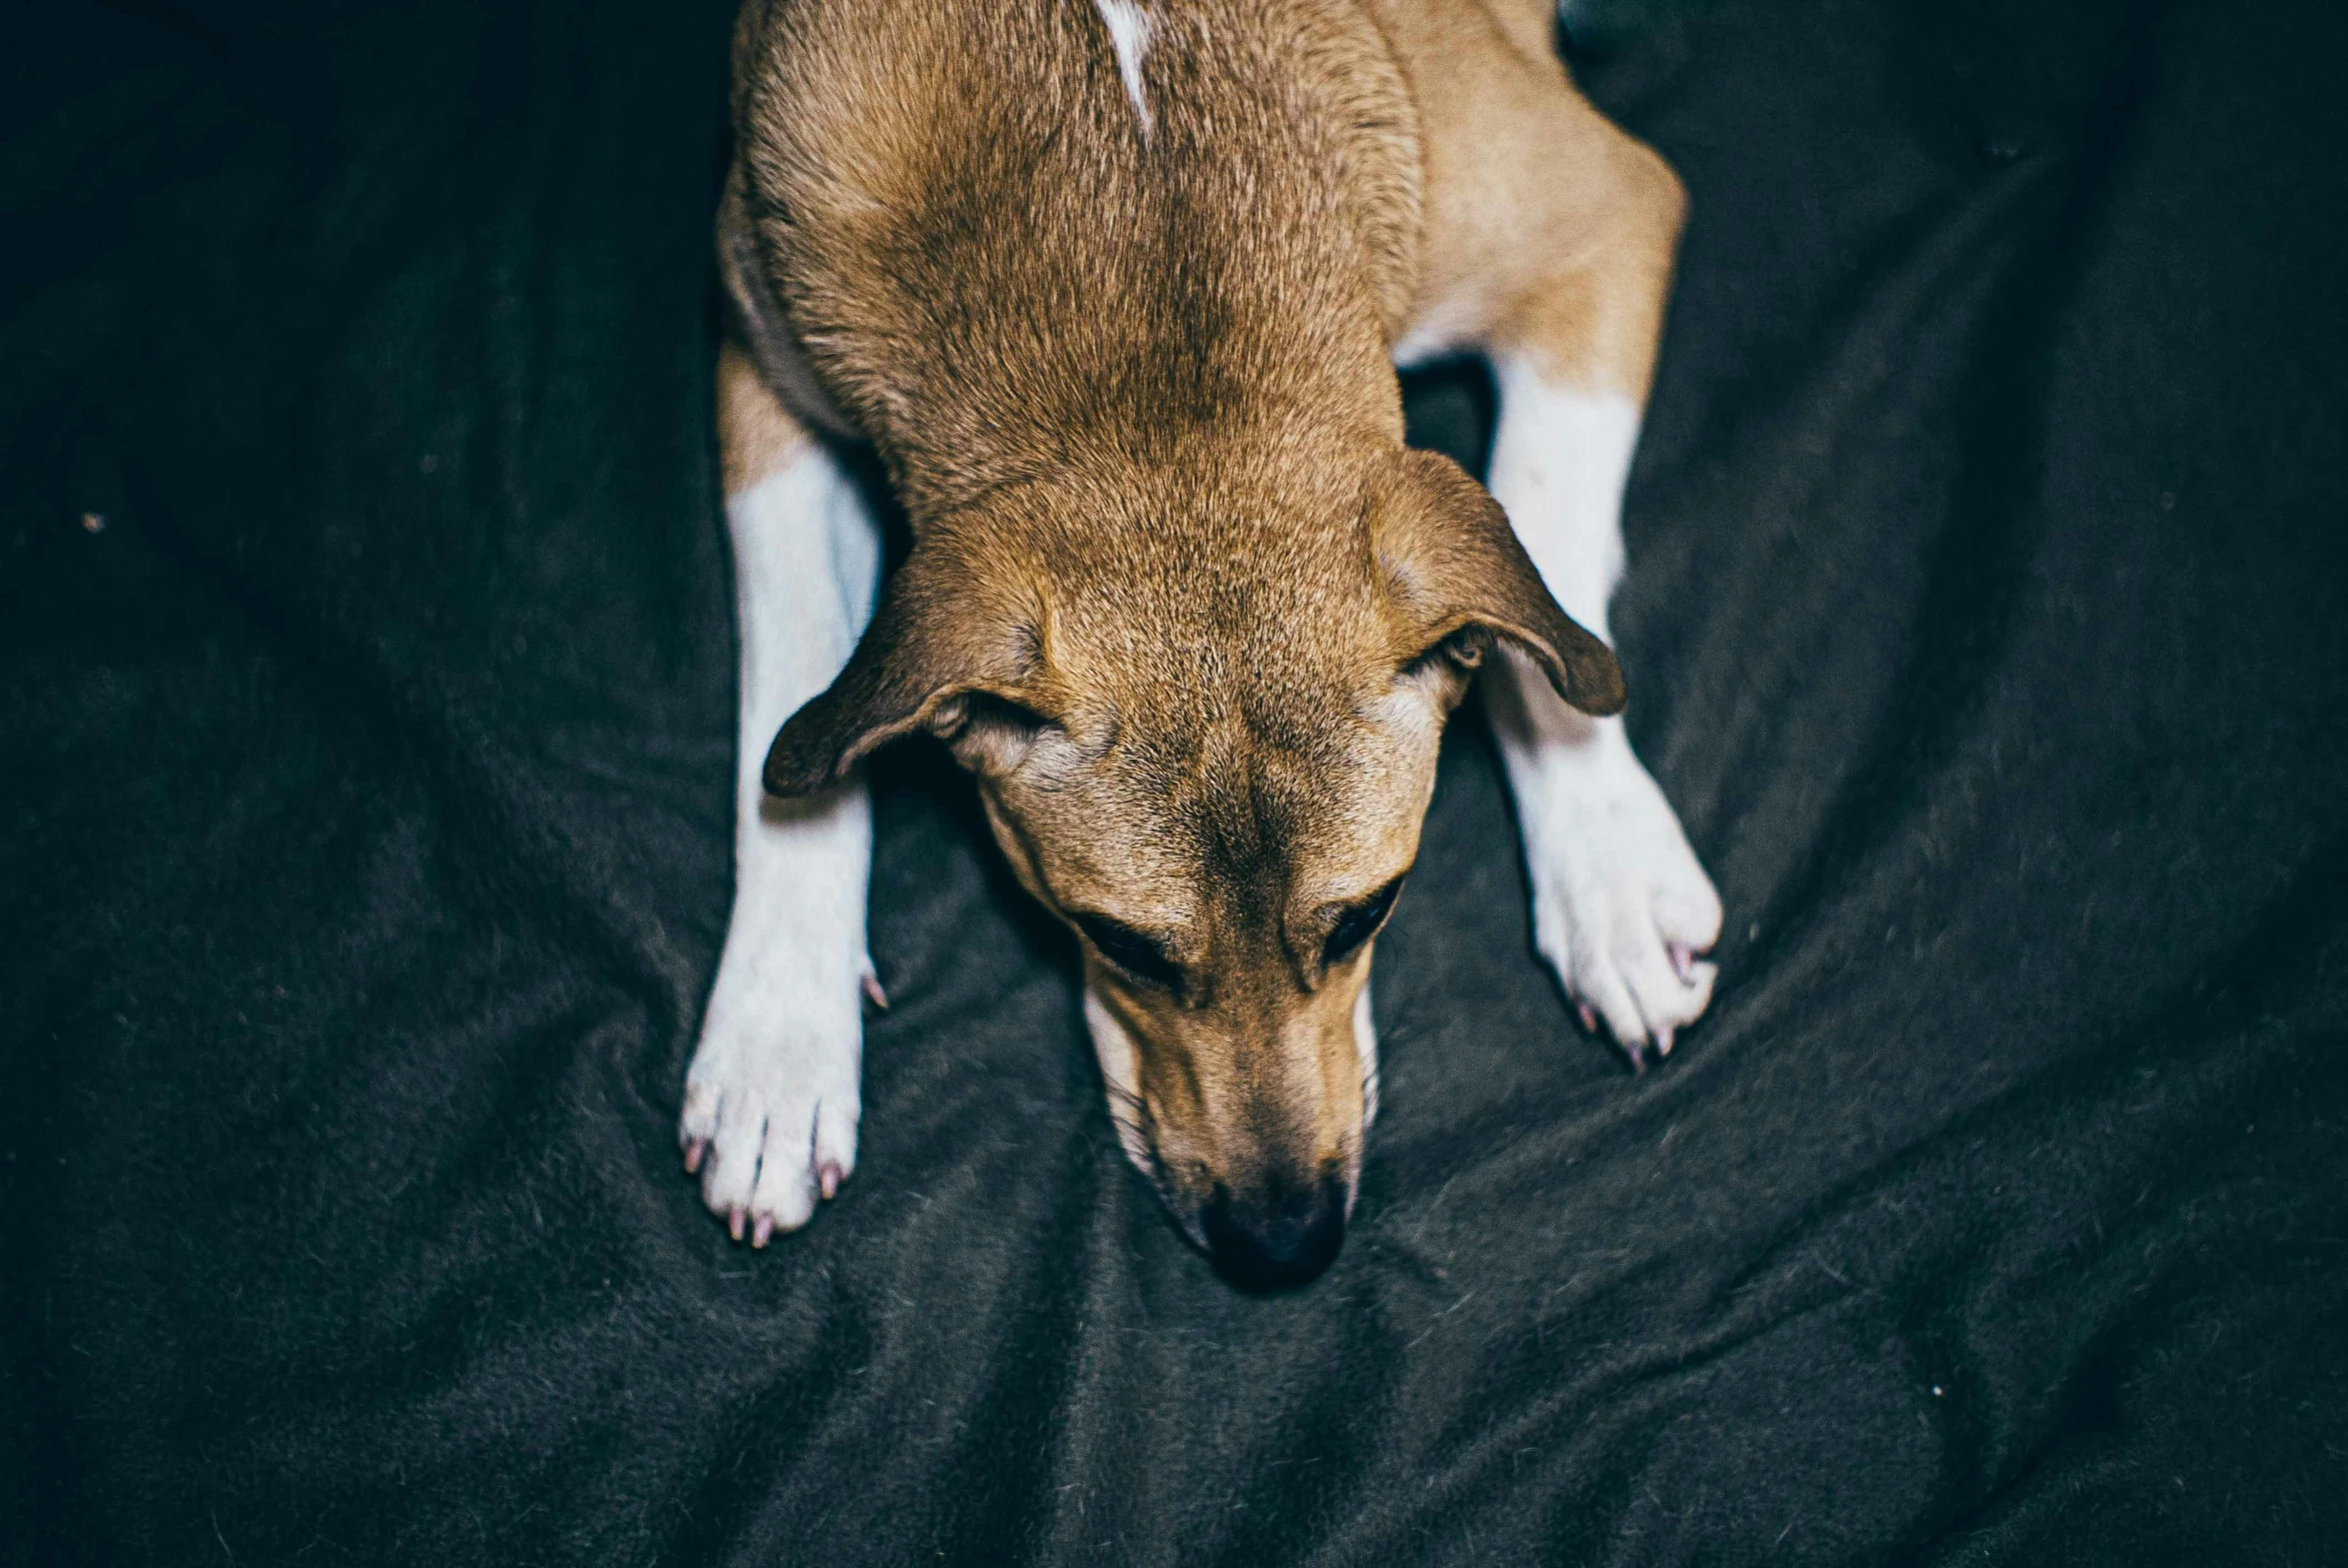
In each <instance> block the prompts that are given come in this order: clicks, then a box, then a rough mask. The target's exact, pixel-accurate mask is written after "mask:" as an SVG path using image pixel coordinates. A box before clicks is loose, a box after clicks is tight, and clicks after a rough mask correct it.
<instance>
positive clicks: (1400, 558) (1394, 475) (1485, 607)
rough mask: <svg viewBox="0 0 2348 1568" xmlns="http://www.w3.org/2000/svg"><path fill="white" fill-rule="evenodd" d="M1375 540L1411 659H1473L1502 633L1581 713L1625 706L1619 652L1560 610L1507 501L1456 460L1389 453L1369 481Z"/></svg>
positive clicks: (1415, 453)
mask: <svg viewBox="0 0 2348 1568" xmlns="http://www.w3.org/2000/svg"><path fill="white" fill-rule="evenodd" d="M1369 539H1370V548H1371V549H1372V550H1373V551H1374V552H1375V553H1376V557H1377V562H1378V566H1379V568H1380V570H1381V572H1382V574H1383V576H1384V578H1385V585H1386V596H1387V603H1388V604H1389V605H1390V606H1391V607H1392V608H1393V610H1394V612H1395V613H1396V616H1397V618H1398V619H1399V621H1400V623H1401V632H1402V636H1403V637H1404V639H1405V641H1406V644H1407V648H1406V652H1405V658H1404V661H1403V662H1404V663H1405V664H1411V663H1416V662H1418V661H1422V660H1425V659H1427V658H1429V657H1430V656H1445V655H1447V656H1449V657H1451V658H1453V659H1455V660H1457V661H1458V662H1459V663H1460V664H1462V665H1473V664H1474V663H1475V662H1476V661H1477V659H1479V658H1480V657H1481V654H1482V650H1483V647H1484V645H1485V644H1486V643H1487V642H1488V640H1489V639H1491V638H1494V637H1498V638H1502V639H1505V640H1506V641H1507V642H1509V643H1512V644H1514V645H1515V646H1516V647H1517V648H1519V649H1521V650H1522V651H1523V652H1524V653H1525V655H1526V656H1527V657H1529V658H1530V659H1531V660H1532V662H1533V663H1534V664H1536V665H1539V666H1540V667H1541V671H1542V673H1543V674H1544V675H1546V676H1547V677H1548V678H1549V685H1551V686H1553V687H1555V688H1556V689H1557V695H1558V696H1559V697H1562V698H1563V699H1565V701H1566V702H1568V703H1570V704H1572V705H1573V706H1574V707H1575V708H1578V709H1580V710H1581V711H1582V712H1583V713H1585V714H1592V715H1596V716H1598V717H1600V718H1603V717H1604V716H1606V715H1608V714H1618V713H1620V712H1622V670H1621V667H1620V666H1618V665H1617V664H1615V663H1614V656H1613V654H1612V653H1611V652H1609V651H1608V650H1607V648H1606V645H1605V644H1603V643H1601V642H1599V641H1598V640H1597V639H1596V638H1595V637H1592V636H1591V635H1590V634H1589V633H1588V632H1586V631H1584V630H1583V629H1582V628H1581V627H1580V626H1579V625H1577V624H1576V623H1575V622H1574V621H1573V619H1572V618H1571V617H1569V616H1567V615H1566V614H1565V612H1564V611H1562V610H1560V609H1558V608H1557V602H1556V600H1554V599H1552V598H1550V597H1549V591H1548V589H1547V587H1546V586H1544V585H1543V584H1542V582H1541V579H1540V573H1539V572H1538V571H1536V570H1534V568H1533V564H1532V559H1531V558H1530V557H1529V556H1527V555H1525V553H1524V547H1523V546H1522V545H1520V544H1518V543H1517V541H1516V534H1515V531H1514V530H1512V529H1511V528H1509V526H1508V516H1507V514H1506V513H1504V512H1502V511H1501V510H1500V504H1499V503H1498V502H1496V501H1494V500H1492V498H1491V496H1490V495H1489V494H1488V493H1487V492H1486V491H1485V490H1484V488H1483V487H1482V486H1481V485H1478V484H1477V483H1476V482H1475V481H1474V480H1472V479H1469V478H1468V477H1467V475H1466V473H1465V472H1464V471H1463V470H1461V469H1460V467H1459V466H1458V465H1457V464H1456V463H1453V462H1452V461H1451V460H1450V459H1449V458H1446V457H1442V456H1440V455H1439V454H1436V453H1432V452H1420V451H1416V450H1410V449H1405V450H1404V451H1401V452H1398V453H1396V454H1394V456H1393V457H1392V458H1391V459H1389V460H1388V467H1387V469H1386V471H1385V472H1384V473H1382V474H1380V475H1379V476H1378V477H1377V478H1376V479H1375V480H1373V481H1372V484H1371V490H1370V500H1369Z"/></svg>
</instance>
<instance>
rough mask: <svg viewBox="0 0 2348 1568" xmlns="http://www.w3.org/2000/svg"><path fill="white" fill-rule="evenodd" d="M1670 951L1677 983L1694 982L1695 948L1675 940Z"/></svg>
mask: <svg viewBox="0 0 2348 1568" xmlns="http://www.w3.org/2000/svg"><path fill="white" fill-rule="evenodd" d="M1670 952H1671V968H1672V970H1673V972H1675V973H1676V974H1678V976H1679V983H1680V984H1682V985H1693V984H1694V983H1695V949H1694V948H1692V947H1690V946H1688V945H1687V944H1686V943H1685V942H1676V941H1675V942H1673V943H1671V945H1670ZM1665 1048H1666V1049H1668V1048H1669V1047H1665Z"/></svg>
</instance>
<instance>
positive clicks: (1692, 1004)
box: [1517, 744, 1720, 1067]
mask: <svg viewBox="0 0 2348 1568" xmlns="http://www.w3.org/2000/svg"><path fill="white" fill-rule="evenodd" d="M1517 808H1518V813H1519V816H1520V818H1521V820H1522V823H1523V827H1524V858H1525V868H1526V870H1527V872H1528V873H1529V876H1530V879H1531V883H1532V930H1533V944H1534V945H1535V946H1536V947H1538V948H1539V949H1540V952H1541V955H1542V956H1543V957H1544V958H1546V959H1548V961H1549V964H1550V966H1551V967H1552V968H1554V969H1555V970H1556V971H1557V978H1558V979H1559V980H1560V981H1562V982H1563V984H1564V986H1565V993H1566V995H1567V996H1568V997H1570V998H1571V999H1572V1001H1573V1004H1574V1009H1575V1011H1576V1013H1577V1014H1578V1015H1579V1017H1580V1019H1581V1025H1582V1027H1583V1028H1585V1029H1587V1030H1589V1031H1590V1032H1592V1033H1595V1032H1597V1027H1598V1024H1599V1022H1600V1021H1601V1020H1602V1021H1603V1022H1604V1024H1605V1027H1606V1031H1607V1032H1608V1033H1610V1034H1611V1035H1613V1037H1614V1040H1615V1043H1616V1044H1618V1045H1619V1046H1621V1048H1622V1050H1623V1053H1624V1054H1625V1055H1627V1056H1628V1057H1629V1058H1630V1063H1631V1065H1632V1066H1633V1067H1643V1066H1645V1065H1646V1061H1647V1055H1648V1052H1649V1051H1650V1050H1651V1051H1652V1052H1653V1054H1654V1055H1655V1056H1656V1057H1658V1058H1659V1057H1661V1056H1663V1055H1666V1054H1668V1053H1669V1051H1670V1049H1671V1043H1672V1039H1673V1037H1674V1036H1675V1035H1676V1034H1677V1032H1678V1031H1679V1030H1680V1029H1682V1028H1684V1027H1685V1026H1687V1025H1688V1024H1690V1023H1692V1022H1694V1021H1695V1019H1696V1018H1697V1017H1698V1016H1699V1015H1700V1014H1701V1013H1702V1012H1703V1010H1704V1008H1705V1006H1706V1005H1707V1004H1709V1003H1710V1001H1711V999H1712V980H1713V976H1714V973H1715V970H1714V967H1713V965H1711V964H1710V963H1707V962H1704V961H1703V960H1702V959H1701V958H1700V957H1699V956H1698V955H1699V954H1701V953H1704V952H1706V951H1709V950H1710V948H1711V946H1712V943H1713V942H1714V941H1715V940H1717V939H1718V937H1719V935H1720V895H1719V894H1718V893H1717V892H1715V891H1713V889H1712V881H1711V878H1710V877H1708V876H1706V875H1705V874H1704V868H1703V866H1702V865H1701V864H1700V863H1699V862H1698V861H1697V859H1696V857H1695V851H1694V850H1692V849H1690V848H1689V847H1688V843H1687V834H1686V833H1685V832H1683V831H1681V829H1680V826H1679V818H1678V816H1677V815H1676V814H1675V813H1674V812H1673V811H1672V809H1671V802H1670V801H1668V800H1666V799H1664V798H1663V791H1662V789H1661V788H1659V787H1658V786H1657V785H1656V784H1655V782H1654V780H1653V779H1651V778H1649V777H1648V775H1647V771H1646V770H1645V769H1644V768H1642V767H1640V766H1639V763H1638V760H1637V759H1636V758H1635V757H1633V756H1632V755H1631V753H1630V748H1629V746H1628V745H1627V744H1617V745H1612V746H1601V747H1593V748H1592V750H1591V752H1590V754H1589V755H1586V756H1582V757H1572V758H1559V759H1556V760H1555V761H1554V763H1553V765H1552V766H1550V767H1548V768H1546V769H1544V770H1542V777H1541V779H1540V781H1539V783H1538V784H1537V785H1536V786H1535V787H1534V788H1533V789H1530V790H1521V789H1520V790H1519V793H1518V800H1517Z"/></svg>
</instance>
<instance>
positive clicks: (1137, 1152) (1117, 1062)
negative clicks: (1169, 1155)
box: [1085, 985, 1158, 1181]
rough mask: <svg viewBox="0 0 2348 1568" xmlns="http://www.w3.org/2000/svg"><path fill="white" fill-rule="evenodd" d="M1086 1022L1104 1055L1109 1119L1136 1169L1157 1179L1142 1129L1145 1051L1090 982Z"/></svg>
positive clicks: (1097, 1052) (1099, 1052)
mask: <svg viewBox="0 0 2348 1568" xmlns="http://www.w3.org/2000/svg"><path fill="white" fill-rule="evenodd" d="M1085 1023H1086V1025H1087V1026H1088V1027H1089V1028H1090V1029H1091V1030H1092V1034H1093V1052H1094V1054H1095V1055H1097V1056H1099V1057H1100V1058H1101V1079H1102V1081H1103V1082H1104V1083H1106V1084H1107V1085H1108V1087H1109V1119H1110V1120H1111V1121H1112V1122H1114V1123H1115V1124H1116V1126H1117V1141H1118V1142H1119V1144H1120V1145H1122V1146H1123V1147H1124V1149H1125V1151H1126V1158H1128V1159H1130V1160H1132V1161H1133V1162H1134V1168H1135V1169H1136V1170H1139V1171H1141V1172H1142V1173H1143V1174H1144V1175H1146V1176H1148V1177H1150V1178H1151V1179H1152V1180H1153V1181H1155V1180H1157V1179H1158V1162H1157V1160H1155V1159H1154V1158H1152V1157H1151V1154H1150V1140H1149V1138H1148V1137H1147V1136H1145V1135H1144V1134H1143V1131H1142V1053H1141V1051H1140V1050H1139V1049H1137V1048H1136V1046H1135V1044H1134V1037H1133V1036H1132V1035H1131V1034H1128V1033H1127V1032H1126V1026H1125V1025H1124V1024H1122V1023H1120V1022H1118V1021H1117V1014H1116V1013H1114V1012H1111V1011H1110V1010H1109V1004H1108V1003H1107V1002H1104V1001H1103V1000H1102V999H1101V998H1100V996H1099V995H1098V994H1096V993H1095V991H1094V989H1093V987H1092V986H1090V985H1088V986H1086V987H1085Z"/></svg>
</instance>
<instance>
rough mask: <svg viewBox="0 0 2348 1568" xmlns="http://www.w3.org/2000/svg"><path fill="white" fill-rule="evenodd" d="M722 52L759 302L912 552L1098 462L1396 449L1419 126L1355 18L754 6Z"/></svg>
mask: <svg viewBox="0 0 2348 1568" xmlns="http://www.w3.org/2000/svg"><path fill="white" fill-rule="evenodd" d="M1120 18H1122V19H1123V20H1122V22H1121V21H1119V20H1118V19H1120ZM737 49H738V51H739V56H740V58H739V60H738V65H737V72H736V79H737V81H738V82H739V83H741V84H742V85H741V86H740V88H739V89H738V91H739V95H740V96H739V101H738V102H737V104H736V123H737V127H738V134H739V136H740V152H741V163H742V169H743V174H744V181H743V184H744V187H745V189H744V197H745V206H746V214H745V216H746V218H747V220H748V222H749V223H750V224H752V225H754V226H755V227H756V230H757V234H758V238H759V240H760V242H761V245H760V251H761V254H762V255H763V257H764V258H765V265H766V266H767V268H768V279H769V281H770V283H771V284H772V285H773V286H774V287H775V288H776V290H777V292H778V295H779V296H780V303H781V305H782V307H783V309H784V311H785V313H786V314H787V316H788V318H789V321H790V323H791V325H792V327H793V329H794V330H795V331H796V333H797V336H798V339H799V341H800V343H801V344H802V345H803V346H804V348H805V350H806V352H807V353H808V355H809V357H810V358H811V359H812V360H813V361H814V362H815V365H816V367H817V368H818V371H819V373H820V376H821V379H822V380H823V382H824V383H825V384H826V385H827V386H828V387H829V388H830V390H831V391H832V393H833V394H834V395H835V396H836V397H837V398H838V399H839V400H840V402H841V403H842V404H844V405H845V406H846V409H845V411H846V413H847V414H848V416H849V418H850V419H851V420H852V421H853V423H854V424H855V425H856V427H857V428H858V429H859V430H860V431H861V432H862V433H863V434H864V435H866V436H867V437H869V438H870V439H872V440H873V441H874V442H875V443H876V444H877V445H878V446H879V447H880V449H881V451H882V454H883V456H884V458H885V460H886V461H887V462H888V463H889V465H890V467H891V471H892V476H893V478H895V479H896V480H897V481H898V483H899V484H900V485H901V486H905V487H907V488H908V489H909V494H908V496H907V501H908V503H909V506H910V507H911V508H912V509H913V511H914V513H915V516H916V521H917V526H918V525H919V522H920V521H921V518H922V516H923V514H924V513H925V512H927V511H928V510H929V509H930V507H931V506H932V505H944V506H952V505H955V504H956V503H957V502H958V501H959V500H960V499H962V498H963V497H964V496H966V495H968V494H970V493H973V492H975V491H978V490H983V489H986V488H991V487H998V486H1002V485H1007V484H1016V483H1019V482H1021V481H1023V480H1025V479H1027V478H1030V477H1032V476H1033V475H1034V474H1035V473H1037V472H1040V471H1042V470H1045V469H1048V468H1049V469H1065V468H1066V467H1067V466H1068V463H1069V459H1070V454H1071V452H1072V451H1079V452H1081V451H1082V450H1084V449H1085V448H1087V447H1089V446H1098V447H1100V448H1101V449H1103V450H1104V451H1110V452H1123V453H1129V454H1140V455H1146V454H1148V453H1150V452H1152V451H1160V450H1164V449H1165V448H1166V447H1167V446H1168V445H1169V444H1171V443H1174V442H1176V441H1178V440H1180V439H1181V436H1182V433H1183V432H1184V431H1185V430H1187V429H1190V428H1194V427H1195V426H1197V425H1199V424H1203V423H1210V422H1223V423H1235V422H1238V421H1240V420H1242V419H1244V418H1247V417H1250V416H1252V415H1254V414H1256V413H1257V412H1258V411H1261V412H1263V413H1264V414H1266V415H1267V416H1268V417H1275V418H1276V417H1279V415H1280V414H1281V413H1282V412H1283V411H1285V412H1286V413H1288V414H1290V415H1296V414H1304V415H1306V416H1307V417H1310V418H1312V419H1315V420H1317V421H1319V422H1320V423H1321V424H1323V425H1324V426H1327V425H1333V424H1342V423H1353V422H1358V421H1361V420H1363V419H1368V420H1371V421H1373V422H1376V423H1379V424H1383V423H1384V422H1385V421H1387V420H1390V418H1391V413H1390V411H1389V410H1387V409H1384V408H1368V409H1364V408H1362V407H1360V404H1361V403H1362V401H1363V398H1364V394H1365V391H1367V392H1369V393H1371V394H1372V395H1375V394H1378V393H1382V392H1384V391H1386V390H1387V389H1386V388H1381V382H1386V383H1390V378H1387V377H1384V376H1383V375H1382V374H1381V373H1382V371H1383V365H1382V356H1383V353H1384V349H1385V347H1386V344H1387V341H1388V339H1389V337H1390V335H1391V332H1392V330H1393V329H1394V327H1395V325H1396V324H1397V323H1398V321H1399V319H1400V316H1401V313H1402V311H1403V310H1404V308H1405V307H1406V305H1407V303H1408V295H1409V289H1410V282H1411V269H1412V266H1413V260H1414V258H1413V255H1412V252H1413V248H1414V247H1415V244H1416V235H1417V216H1418V215H1417V198H1418V190H1417V167H1418V161H1417V148H1416V142H1415V126H1414V122H1413V119H1412V111H1411V105H1410V99H1409V97H1408V95H1407V93H1406V91H1405V90H1404V87H1403V84H1402V82H1401V80H1400V78H1399V76H1398V73H1397V69H1396V67H1395V64H1394V62H1393V59H1392V57H1391V54H1390V52H1389V51H1388V50H1387V49H1386V48H1385V47H1384V45H1383V42H1382V40H1381V39H1380V37H1379V35H1378V34H1377V32H1376V31H1375V29H1374V28H1373V27H1372V26H1371V24H1370V23H1369V21H1368V19H1367V18H1366V17H1365V16H1363V15H1362V13H1361V12H1360V11H1359V9H1358V8H1357V7H1356V6H1354V5H1353V4H1351V3H1349V0H1317V3H1316V0H1302V3H1298V0H1272V3H1264V0H1202V3H1196V4H1185V5H1183V6H1181V7H1178V8H1177V7H1161V8H1159V9H1158V10H1157V11H1156V12H1155V13H1143V12H1140V11H1126V10H1124V9H1122V7H1121V6H1120V4H1119V0H1103V3H1102V5H1101V6H1099V7H1098V8H1097V7H1095V6H1093V5H1090V4H1084V3H1081V0H1080V3H1070V0H987V3H983V4H965V5H959V6H958V5H955V4H945V5H940V4H936V3H934V0H771V3H769V4H767V5H765V6H756V5H754V6H751V7H747V8H746V9H745V12H744V16H743V20H742V22H741V31H740V35H739V39H738V43H737ZM1365 361H1366V363H1365ZM1381 401H1383V400H1381Z"/></svg>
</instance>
